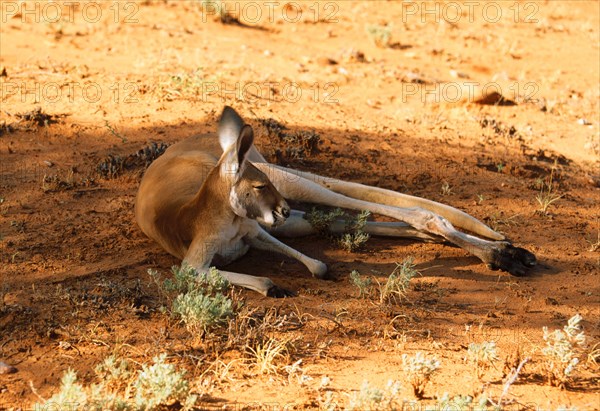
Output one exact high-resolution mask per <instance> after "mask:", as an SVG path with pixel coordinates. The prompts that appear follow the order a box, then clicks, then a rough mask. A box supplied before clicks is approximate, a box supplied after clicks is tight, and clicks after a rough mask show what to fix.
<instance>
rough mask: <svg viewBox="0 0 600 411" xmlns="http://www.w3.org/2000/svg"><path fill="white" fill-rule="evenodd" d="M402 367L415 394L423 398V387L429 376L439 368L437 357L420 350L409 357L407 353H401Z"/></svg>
mask: <svg viewBox="0 0 600 411" xmlns="http://www.w3.org/2000/svg"><path fill="white" fill-rule="evenodd" d="M402 368H403V370H404V372H405V373H406V375H407V377H408V381H409V382H410V384H411V385H412V387H413V392H414V394H415V396H416V397H417V398H423V395H424V394H425V387H426V386H427V383H428V382H429V380H430V379H431V376H432V375H433V374H434V373H435V372H436V371H437V370H438V369H439V368H440V362H439V360H438V359H437V357H435V356H433V357H427V356H426V355H425V354H423V353H422V352H417V353H416V354H415V355H413V356H410V357H409V356H408V355H407V354H403V355H402Z"/></svg>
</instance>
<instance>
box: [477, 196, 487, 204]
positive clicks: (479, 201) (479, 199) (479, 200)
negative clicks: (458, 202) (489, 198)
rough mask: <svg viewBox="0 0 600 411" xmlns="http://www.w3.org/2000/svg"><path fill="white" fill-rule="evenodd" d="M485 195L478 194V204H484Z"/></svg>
mask: <svg viewBox="0 0 600 411" xmlns="http://www.w3.org/2000/svg"><path fill="white" fill-rule="evenodd" d="M484 201H485V196H484V195H483V194H477V204H483V202H484Z"/></svg>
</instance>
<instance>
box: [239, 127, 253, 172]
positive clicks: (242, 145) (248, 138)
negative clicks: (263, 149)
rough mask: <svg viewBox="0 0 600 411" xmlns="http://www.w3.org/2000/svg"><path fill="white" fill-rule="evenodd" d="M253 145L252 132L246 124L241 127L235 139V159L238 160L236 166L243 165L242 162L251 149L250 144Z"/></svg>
mask: <svg viewBox="0 0 600 411" xmlns="http://www.w3.org/2000/svg"><path fill="white" fill-rule="evenodd" d="M253 143H254V131H253V130H252V127H250V126H249V125H248V124H246V125H244V127H242V131H241V132H240V135H239V136H238V139H237V146H236V147H237V158H238V164H239V165H240V168H241V166H242V165H243V164H244V162H245V161H246V154H248V151H249V150H250V147H252V144H253Z"/></svg>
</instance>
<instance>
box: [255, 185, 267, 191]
mask: <svg viewBox="0 0 600 411" xmlns="http://www.w3.org/2000/svg"><path fill="white" fill-rule="evenodd" d="M266 187H267V185H266V184H261V185H258V186H254V189H255V190H262V189H264V188H266Z"/></svg>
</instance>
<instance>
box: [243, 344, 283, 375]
mask: <svg viewBox="0 0 600 411" xmlns="http://www.w3.org/2000/svg"><path fill="white" fill-rule="evenodd" d="M288 343H289V341H287V340H281V341H280V340H276V339H275V338H269V339H267V340H266V341H258V342H257V343H256V345H255V346H254V347H248V352H249V353H250V354H251V356H252V362H253V364H254V366H255V367H256V370H257V372H258V373H259V374H277V372H278V370H279V367H278V366H277V362H278V361H281V360H283V359H285V358H286V357H287V353H288Z"/></svg>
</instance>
